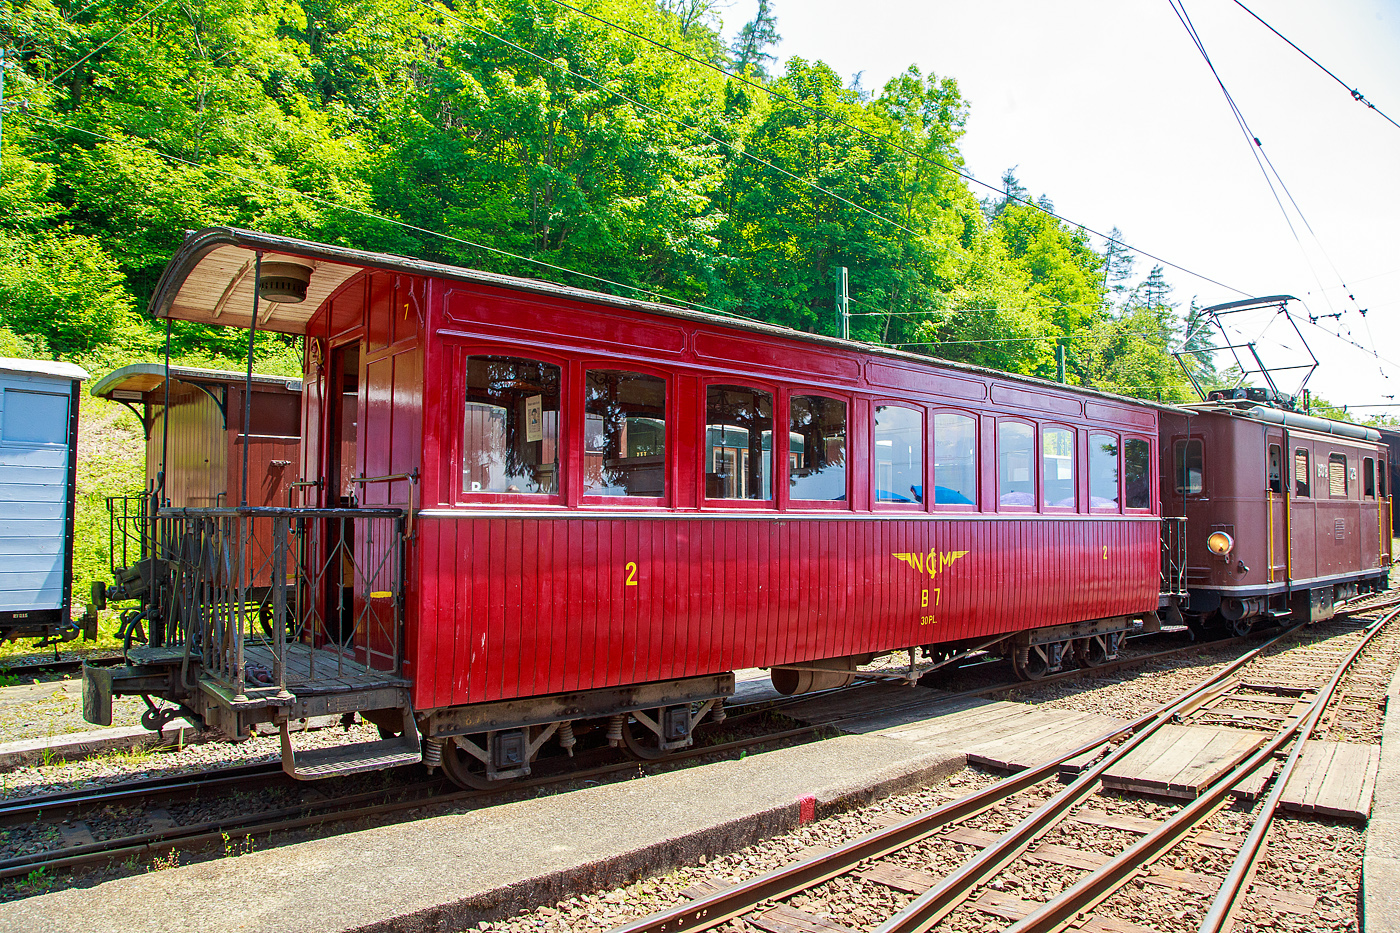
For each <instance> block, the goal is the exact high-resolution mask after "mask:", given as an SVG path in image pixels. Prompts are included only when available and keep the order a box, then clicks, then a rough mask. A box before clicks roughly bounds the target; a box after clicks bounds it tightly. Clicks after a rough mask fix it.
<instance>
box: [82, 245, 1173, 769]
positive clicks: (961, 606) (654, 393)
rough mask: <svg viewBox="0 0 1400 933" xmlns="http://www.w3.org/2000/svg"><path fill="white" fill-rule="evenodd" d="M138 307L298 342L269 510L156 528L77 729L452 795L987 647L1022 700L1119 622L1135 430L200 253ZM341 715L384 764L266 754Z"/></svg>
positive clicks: (967, 386)
mask: <svg viewBox="0 0 1400 933" xmlns="http://www.w3.org/2000/svg"><path fill="white" fill-rule="evenodd" d="M151 307H152V310H153V312H154V313H155V314H156V315H157V316H158V317H173V318H176V319H180V320H187V321H200V322H205V323H217V324H225V325H232V326H239V327H250V326H251V327H256V328H258V329H265V330H274V331H280V332H283V333H291V334H298V335H303V336H304V337H305V341H306V353H305V359H306V369H305V379H304V392H303V404H302V438H303V443H302V448H301V474H302V476H301V480H300V481H299V482H300V484H299V485H298V487H297V488H298V489H299V490H300V493H301V495H300V498H299V501H297V502H295V503H294V504H293V505H292V507H290V508H273V507H263V506H258V505H252V504H245V505H242V506H240V505H239V504H238V502H237V501H235V500H236V499H237V498H238V497H231V500H230V504H229V505H228V506H224V507H220V508H163V509H160V510H159V513H158V515H157V520H156V521H157V526H158V529H159V544H158V548H159V554H160V557H161V561H160V567H161V571H162V573H163V574H164V577H163V579H162V581H161V584H160V592H159V594H158V597H157V599H156V602H157V605H156V607H155V609H154V611H153V617H154V619H156V620H157V621H158V624H153V628H152V638H151V644H150V645H148V646H146V647H140V648H133V649H132V650H131V651H130V653H129V666H128V667H126V668H124V669H120V670H117V671H115V672H113V671H111V670H110V669H109V670H107V671H102V670H89V671H88V672H87V674H86V677H85V692H84V700H85V706H86V712H87V714H88V718H89V719H91V720H93V721H98V722H100V721H101V720H102V719H103V718H104V716H109V715H110V702H111V697H112V696H113V695H114V694H133V693H143V694H148V695H154V696H161V697H165V698H167V699H169V700H172V701H175V702H176V703H178V704H180V705H182V706H183V707H184V708H185V709H186V710H187V711H189V712H192V713H194V714H197V715H199V716H201V717H202V718H203V719H204V720H205V721H206V722H208V723H210V724H212V725H217V726H219V727H221V728H222V729H223V730H224V731H226V732H228V733H229V734H231V735H241V734H246V732H247V731H248V729H249V728H250V727H251V726H253V725H255V724H257V723H260V722H272V723H278V724H281V725H282V726H283V731H282V735H283V751H284V765H285V767H286V768H287V769H288V771H290V772H291V773H294V774H296V775H298V776H300V777H308V778H311V777H321V776H325V775H328V774H332V773H343V772H346V771H353V770H363V769H368V768H379V767H387V766H390V765H394V764H399V763H404V762H409V761H418V760H420V759H421V760H424V761H426V763H428V764H429V765H437V764H439V763H440V764H442V765H443V766H444V767H445V769H446V771H447V773H448V774H449V776H451V777H452V778H453V779H454V780H457V781H459V782H460V783H463V784H469V785H474V784H480V783H482V782H485V781H489V780H500V779H506V778H511V777H515V776H518V775H521V774H527V773H528V772H529V769H530V762H531V760H532V759H533V758H534V756H535V755H536V754H537V753H538V752H539V750H540V749H541V747H542V746H543V745H544V744H545V743H546V742H554V743H557V744H558V745H559V746H562V747H563V748H564V749H566V750H567V749H570V748H571V747H572V745H573V744H574V742H575V735H576V731H577V730H576V728H575V727H576V726H579V727H582V726H583V725H584V724H585V723H586V724H588V725H589V727H592V726H594V725H597V726H600V727H601V726H605V727H606V729H607V735H608V738H609V740H610V741H611V742H612V743H613V744H625V745H626V746H627V747H628V748H629V749H631V750H632V751H633V752H634V753H636V754H638V755H642V756H656V755H660V754H664V753H666V752H668V751H670V750H673V749H676V748H680V747H683V746H684V745H686V744H689V742H690V741H691V738H690V735H691V731H692V729H693V728H694V727H695V725H696V724H697V723H698V722H699V721H700V720H701V719H702V718H704V717H705V716H707V715H709V716H722V715H723V700H724V698H725V697H727V696H728V695H730V694H731V693H732V691H733V683H734V678H733V673H732V672H733V671H735V670H738V669H742V668H752V667H767V668H770V669H771V671H772V677H773V681H774V683H775V685H776V686H777V687H778V688H779V689H780V690H782V691H783V692H788V693H796V692H802V691H805V690H810V689H816V688H821V687H827V686H832V685H836V684H841V683H846V682H849V680H850V679H851V678H852V677H853V672H854V671H855V669H856V667H857V665H860V664H863V663H865V662H868V661H869V660H871V659H872V658H874V657H875V656H876V655H881V654H886V653H889V652H892V651H901V650H905V649H908V650H910V651H911V661H912V659H913V655H912V652H913V651H914V650H915V649H917V648H919V647H923V648H925V649H926V650H927V651H928V653H929V654H930V656H933V657H936V658H940V659H946V658H950V657H954V656H957V655H959V654H960V653H964V652H968V651H971V650H975V649H980V648H987V649H991V650H996V651H999V652H1002V653H1004V654H1006V655H1007V656H1009V657H1010V658H1011V659H1012V660H1013V662H1014V665H1015V667H1016V669H1017V671H1018V672H1020V673H1021V675H1022V676H1024V677H1027V678H1036V677H1039V676H1043V675H1044V674H1045V673H1046V672H1049V671H1054V670H1058V669H1059V668H1060V667H1061V666H1062V665H1064V664H1066V663H1071V661H1073V660H1077V661H1078V662H1080V663H1085V664H1094V663H1098V662H1100V661H1102V660H1104V659H1107V658H1110V657H1112V656H1113V655H1114V654H1115V652H1116V650H1117V645H1118V642H1119V640H1120V638H1121V637H1122V635H1123V634H1124V633H1125V632H1127V631H1129V630H1131V628H1132V627H1133V624H1134V620H1135V619H1143V618H1146V619H1147V620H1148V622H1149V624H1151V623H1152V622H1155V616H1154V613H1155V611H1156V610H1157V609H1158V606H1159V604H1160V602H1161V597H1162V593H1163V589H1164V586H1163V584H1162V579H1163V578H1162V575H1161V574H1160V573H1159V569H1160V563H1159V562H1160V547H1159V537H1160V525H1161V521H1160V517H1159V516H1160V509H1159V504H1158V497H1157V495H1158V489H1159V485H1160V483H1159V476H1158V462H1159V457H1158V453H1157V450H1156V448H1157V436H1158V417H1159V407H1158V406H1154V405H1149V404H1146V403H1141V402H1137V401H1134V400H1131V399H1125V398H1120V397H1115V396H1110V395H1106V394H1103V393H1097V392H1093V391H1086V390H1075V389H1070V388H1067V387H1064V386H1060V385H1056V384H1053V383H1047V382H1043V381H1039V380H1034V379H1026V378H1019V377H1015V376H1009V375H1005V374H1001V373H995V372H990V371H984V370H977V369H973V368H970V367H966V366H959V365H956V364H949V363H939V362H935V361H932V360H930V359H928V358H926V357H919V356H915V355H911V354H907V353H901V352H898V351H894V350H886V349H881V348H876V347H870V346H865V345H860V344H856V343H851V342H846V341H841V340H835V339H830V338H826V337H821V336H816V335H812V334H805V333H799V332H795V331H790V330H786V329H783V328H778V327H773V326H769V325H764V324H758V323H751V322H746V321H739V320H729V319H726V318H722V317H719V316H715V315H709V314H702V313H697V312H693V311H688V310H683V309H679V308H674V307H666V306H662V305H658V304H652V303H648V302H642V301H635V300H629V299H624V298H618V297H614V296H610V295H603V294H597V293H592V292H585V291H580V290H577V289H573V288H566V287H564V286H560V285H555V284H551V283H546V282H538V281H529V280H524V279H518V278H511V277H507V276H501V275H492V274H487V273H481V272H474V271H470V270H466V269H461V268H454V267H449V266H445V265H439V264H433V263H426V262H420V261H415V260H411V259H404V258H400V257H396V256H390V255H383V254H373V253H366V252H360V251H356V250H350V249H344V248H341V247H336V246H328V245H324V244H317V243H310V242H305V241H299V240H293V239H287V238H283V237H276V236H271V235H267V234H261V233H253V232H247V231H240V230H232V229H222V228H218V229H209V230H204V231H201V232H198V233H195V234H192V235H191V236H189V237H188V238H187V239H186V240H185V242H184V244H183V245H182V246H181V247H180V249H179V251H178V252H177V253H176V255H175V256H174V258H173V259H172V260H171V262H170V264H169V266H168V267H167V269H166V271H165V273H164V275H163V277H162V279H161V281H160V283H159V285H158V287H157V289H156V292H155V295H154V297H153V299H152V304H151ZM245 502H246V500H245ZM250 542H252V543H250ZM249 565H256V566H249ZM263 573H266V574H267V579H270V580H272V581H273V585H272V587H271V588H270V590H269V591H268V592H267V593H265V594H254V593H252V592H250V590H249V587H248V586H247V581H248V580H249V579H251V578H253V577H257V576H259V575H260V574H263ZM1166 588H1168V589H1170V588H1171V587H1170V586H1168V587H1166ZM349 712H357V713H359V714H361V715H363V716H365V717H366V718H368V719H370V720H371V721H373V722H375V723H377V724H379V726H380V728H381V732H382V733H383V735H384V738H383V739H382V740H381V741H378V742H374V743H370V744H368V745H365V746H359V747H356V746H352V747H349V748H340V749H333V750H330V751H328V752H311V751H299V750H297V749H296V748H295V747H294V744H293V742H292V739H291V735H290V730H289V729H288V728H287V726H288V724H289V723H290V722H292V721H294V720H297V719H300V718H303V717H309V716H316V715H324V714H327V713H349Z"/></svg>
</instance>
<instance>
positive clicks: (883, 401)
mask: <svg viewBox="0 0 1400 933" xmlns="http://www.w3.org/2000/svg"><path fill="white" fill-rule="evenodd" d="M868 401H869V403H870V407H869V412H868V421H869V424H870V460H869V466H868V470H869V473H870V511H872V512H875V511H880V512H887V511H888V512H927V511H929V508H930V506H931V505H932V503H931V502H930V501H929V495H928V493H929V490H930V489H931V488H932V483H930V481H929V478H930V476H931V474H932V472H933V457H932V451H931V450H930V440H931V439H932V438H933V413H932V412H931V411H930V410H929V408H928V406H927V405H923V404H921V403H919V402H909V401H905V400H904V399H887V398H871V399H868ZM876 408H903V409H905V410H906V411H912V412H914V413H915V414H917V415H918V416H919V417H920V418H921V419H922V423H921V425H920V433H919V441H920V443H922V444H923V452H922V470H921V471H920V472H921V474H922V477H921V478H922V486H923V490H924V501H922V502H882V501H880V499H879V498H878V497H877V495H878V492H879V488H880V483H879V478H878V477H877V476H876V475H875V462H876V461H875V409H876ZM974 505H975V503H974Z"/></svg>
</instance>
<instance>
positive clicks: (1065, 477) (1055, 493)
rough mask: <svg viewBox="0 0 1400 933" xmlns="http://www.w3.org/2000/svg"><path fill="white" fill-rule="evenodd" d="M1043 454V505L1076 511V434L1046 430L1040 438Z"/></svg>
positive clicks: (1041, 483)
mask: <svg viewBox="0 0 1400 933" xmlns="http://www.w3.org/2000/svg"><path fill="white" fill-rule="evenodd" d="M1040 453H1041V459H1040V494H1041V505H1044V506H1048V507H1050V508H1055V509H1072V508H1074V506H1075V499H1074V432H1073V431H1071V430H1069V429H1068V428H1046V429H1045V430H1044V431H1042V432H1041V435H1040Z"/></svg>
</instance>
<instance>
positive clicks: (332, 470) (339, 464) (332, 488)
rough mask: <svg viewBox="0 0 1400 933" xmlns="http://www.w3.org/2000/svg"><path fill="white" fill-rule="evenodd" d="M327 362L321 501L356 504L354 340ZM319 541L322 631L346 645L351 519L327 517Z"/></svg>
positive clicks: (351, 616)
mask: <svg viewBox="0 0 1400 933" xmlns="http://www.w3.org/2000/svg"><path fill="white" fill-rule="evenodd" d="M330 363H331V365H330V391H328V392H327V393H326V401H327V402H328V403H329V407H330V411H329V413H328V414H329V418H328V421H329V424H328V425H327V427H328V428H329V430H328V432H327V437H326V452H327V463H326V487H327V488H326V496H325V500H324V502H325V507H326V508H328V509H353V508H354V507H355V506H356V505H357V504H358V498H357V496H358V488H357V486H356V484H355V476H356V475H357V473H358V470H357V465H358V463H359V457H358V456H357V448H358V439H359V425H360V345H359V344H358V343H350V344H346V345H344V346H341V347H336V348H335V349H333V350H332V351H331V359H330ZM322 541H323V542H324V550H323V551H322V553H323V554H324V555H325V558H324V563H323V568H324V577H323V580H324V583H323V586H324V596H323V599H324V602H323V603H322V605H323V606H325V609H326V611H325V615H324V616H323V618H324V619H325V624H326V633H325V637H326V638H327V639H328V640H330V641H332V642H334V643H336V644H338V645H348V644H350V643H352V642H353V640H354V633H355V523H354V519H353V518H346V517H339V518H327V519H326V520H325V528H324V533H323V535H322Z"/></svg>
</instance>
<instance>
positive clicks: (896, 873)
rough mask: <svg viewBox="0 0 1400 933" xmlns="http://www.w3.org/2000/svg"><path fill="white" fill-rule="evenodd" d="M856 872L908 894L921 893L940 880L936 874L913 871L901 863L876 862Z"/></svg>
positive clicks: (869, 879)
mask: <svg viewBox="0 0 1400 933" xmlns="http://www.w3.org/2000/svg"><path fill="white" fill-rule="evenodd" d="M856 874H857V875H859V876H860V877H862V878H864V879H866V880H867V881H874V882H876V883H877V884H883V885H884V886H885V887H887V888H894V889H895V890H896V891H904V892H906V893H908V894H923V893H924V892H925V891H927V890H928V889H929V888H931V887H933V886H934V885H935V884H938V882H939V881H940V880H941V879H939V877H938V876H937V875H930V874H929V873H928V872H926V871H915V870H914V869H912V868H905V867H904V866H903V865H891V864H890V863H889V862H876V863H875V864H874V865H872V866H870V867H869V868H867V869H864V870H863V871H858V872H856Z"/></svg>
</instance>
